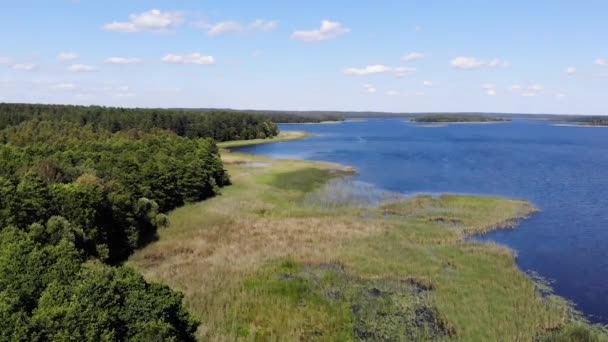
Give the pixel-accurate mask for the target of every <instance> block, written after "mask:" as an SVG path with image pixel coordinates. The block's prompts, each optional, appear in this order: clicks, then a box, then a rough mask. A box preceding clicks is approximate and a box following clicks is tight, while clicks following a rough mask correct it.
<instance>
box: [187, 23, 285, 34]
mask: <svg viewBox="0 0 608 342" xmlns="http://www.w3.org/2000/svg"><path fill="white" fill-rule="evenodd" d="M194 26H196V27H200V28H202V29H205V30H207V34H208V35H210V36H218V35H221V34H225V33H245V32H269V31H272V30H274V29H276V28H277V27H278V26H279V22H278V21H276V20H264V19H256V20H254V21H253V22H251V23H250V24H242V23H240V22H238V21H221V22H218V23H215V24H210V23H207V22H199V23H195V24H194Z"/></svg>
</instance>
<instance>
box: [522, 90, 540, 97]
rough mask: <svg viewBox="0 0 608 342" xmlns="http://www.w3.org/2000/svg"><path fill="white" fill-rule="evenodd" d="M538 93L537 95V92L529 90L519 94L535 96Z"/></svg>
mask: <svg viewBox="0 0 608 342" xmlns="http://www.w3.org/2000/svg"><path fill="white" fill-rule="evenodd" d="M538 95H539V94H538V93H535V92H531V91H526V92H523V93H521V96H523V97H536V96H538Z"/></svg>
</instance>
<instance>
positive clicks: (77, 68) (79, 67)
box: [68, 64, 97, 72]
mask: <svg viewBox="0 0 608 342" xmlns="http://www.w3.org/2000/svg"><path fill="white" fill-rule="evenodd" d="M68 70H69V71H72V72H90V71H96V70H97V68H96V67H94V66H91V65H85V64H72V65H70V66H69V67H68Z"/></svg>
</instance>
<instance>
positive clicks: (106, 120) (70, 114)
mask: <svg viewBox="0 0 608 342" xmlns="http://www.w3.org/2000/svg"><path fill="white" fill-rule="evenodd" d="M33 119H36V120H42V121H44V120H51V121H65V122H72V123H75V124H77V125H79V126H86V125H90V126H92V127H93V128H96V129H104V130H107V131H110V132H118V131H122V130H128V129H137V130H141V131H144V132H147V131H150V130H152V129H165V130H169V131H172V132H174V133H175V134H177V135H179V136H182V137H188V138H201V137H206V138H213V139H215V140H216V141H227V140H246V139H259V138H262V139H263V138H268V137H273V136H275V135H277V133H278V128H277V126H276V124H274V123H273V122H270V120H268V119H267V118H264V117H263V116H260V115H251V114H249V113H244V112H228V111H211V112H204V113H200V112H187V111H181V110H168V109H143V108H120V107H101V106H71V105H43V104H9V103H0V129H4V128H6V127H8V126H14V125H17V124H19V123H21V122H24V121H28V120H33Z"/></svg>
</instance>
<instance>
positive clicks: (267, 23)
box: [249, 19, 279, 32]
mask: <svg viewBox="0 0 608 342" xmlns="http://www.w3.org/2000/svg"><path fill="white" fill-rule="evenodd" d="M277 27H279V22H278V21H276V20H263V19H257V20H255V21H254V22H252V23H251V24H250V25H249V28H250V29H251V30H254V31H263V32H267V31H272V30H274V29H276V28H277Z"/></svg>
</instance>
